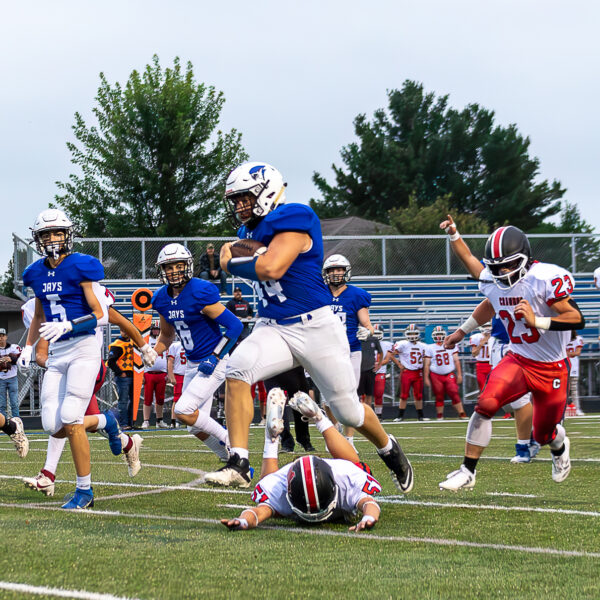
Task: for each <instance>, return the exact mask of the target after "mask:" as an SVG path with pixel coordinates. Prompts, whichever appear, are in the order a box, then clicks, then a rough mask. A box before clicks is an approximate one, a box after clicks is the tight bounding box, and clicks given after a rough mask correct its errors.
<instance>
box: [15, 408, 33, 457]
mask: <svg viewBox="0 0 600 600" xmlns="http://www.w3.org/2000/svg"><path fill="white" fill-rule="evenodd" d="M10 420H11V421H12V422H13V423H14V424H15V425H16V427H17V430H16V431H15V432H14V433H13V434H12V435H11V436H10V439H11V440H12V441H13V443H14V445H15V448H16V449H17V454H18V455H19V456H20V457H21V458H25V457H26V456H27V453H28V452H29V440H28V439H27V436H26V435H25V429H24V428H23V421H21V419H19V417H13V418H12V419H10Z"/></svg>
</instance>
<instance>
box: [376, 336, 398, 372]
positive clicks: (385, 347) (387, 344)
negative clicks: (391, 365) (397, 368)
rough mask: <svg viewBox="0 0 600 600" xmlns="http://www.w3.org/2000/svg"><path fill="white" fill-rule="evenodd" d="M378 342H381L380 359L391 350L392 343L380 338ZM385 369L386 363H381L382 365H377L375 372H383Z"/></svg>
mask: <svg viewBox="0 0 600 600" xmlns="http://www.w3.org/2000/svg"><path fill="white" fill-rule="evenodd" d="M379 343H380V344H381V352H382V354H383V356H382V360H383V359H384V358H385V357H386V356H387V353H388V352H391V351H392V348H393V347H394V344H392V342H387V341H385V340H381V341H380V342H379ZM386 370H387V365H383V367H379V369H378V371H377V374H379V373H385V372H386Z"/></svg>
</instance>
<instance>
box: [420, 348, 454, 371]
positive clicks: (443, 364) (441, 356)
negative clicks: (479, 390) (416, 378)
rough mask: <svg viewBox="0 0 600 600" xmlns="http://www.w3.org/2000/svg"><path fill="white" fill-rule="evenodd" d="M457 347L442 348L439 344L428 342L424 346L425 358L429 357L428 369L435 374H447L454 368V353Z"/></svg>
mask: <svg viewBox="0 0 600 600" xmlns="http://www.w3.org/2000/svg"><path fill="white" fill-rule="evenodd" d="M455 354H458V348H452V350H449V349H448V348H444V346H443V345H441V344H428V345H427V347H426V348H425V358H430V359H431V363H430V365H429V370H430V371H431V372H432V373H435V374H436V375H448V373H452V371H454V370H455V365H454V355H455Z"/></svg>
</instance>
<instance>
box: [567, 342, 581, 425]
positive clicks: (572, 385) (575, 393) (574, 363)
mask: <svg viewBox="0 0 600 600" xmlns="http://www.w3.org/2000/svg"><path fill="white" fill-rule="evenodd" d="M582 350H583V338H582V337H581V336H580V335H577V332H576V331H573V332H572V333H571V340H570V341H569V343H568V344H567V356H568V357H569V360H570V361H571V373H570V377H569V396H570V399H571V402H572V403H573V404H574V405H575V414H576V415H577V416H578V417H583V415H584V414H585V413H584V412H583V411H582V410H581V402H580V400H579V357H580V356H581V351H582Z"/></svg>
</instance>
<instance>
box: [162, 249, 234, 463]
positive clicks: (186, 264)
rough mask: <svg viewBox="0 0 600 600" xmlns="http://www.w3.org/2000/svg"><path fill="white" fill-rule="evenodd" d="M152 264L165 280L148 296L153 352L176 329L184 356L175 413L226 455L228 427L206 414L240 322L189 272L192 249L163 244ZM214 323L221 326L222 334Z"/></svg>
mask: <svg viewBox="0 0 600 600" xmlns="http://www.w3.org/2000/svg"><path fill="white" fill-rule="evenodd" d="M156 268H157V270H158V276H159V278H160V279H161V281H162V282H163V284H164V285H163V286H162V287H161V288H159V289H158V290H157V291H156V292H155V293H154V296H153V297H152V307H153V308H154V310H156V311H157V312H158V314H159V315H160V335H159V337H158V341H157V343H156V346H155V347H154V350H155V351H156V352H157V354H162V353H163V352H165V351H167V350H168V349H169V346H170V345H171V344H172V343H173V341H174V340H175V335H176V334H177V335H178V336H179V339H180V340H181V344H182V346H183V348H184V349H185V354H186V357H187V363H186V371H185V377H184V381H183V391H182V394H181V397H180V398H179V400H178V401H177V404H175V407H174V414H175V418H176V419H177V420H178V421H180V422H182V423H184V424H185V425H187V428H188V431H190V432H191V433H192V434H193V435H195V436H196V437H197V438H198V439H199V440H201V441H203V442H204V443H205V444H206V445H207V446H208V447H209V448H210V449H211V450H212V451H213V452H214V453H215V454H216V455H217V456H218V457H219V458H221V460H224V461H225V460H227V458H228V456H229V452H228V450H227V446H228V438H227V431H226V430H225V429H224V428H223V427H222V426H221V425H220V424H219V423H217V422H216V421H215V420H214V419H212V418H211V416H210V409H211V407H212V401H213V394H214V393H215V391H216V390H217V389H218V387H219V386H220V385H221V384H222V383H223V381H224V380H225V366H226V364H227V359H228V357H229V351H230V350H231V348H232V347H233V346H234V344H235V342H236V340H237V339H238V336H239V335H240V333H241V332H242V329H243V325H242V323H241V321H240V320H239V319H238V318H237V317H236V316H235V315H234V314H233V313H231V312H230V311H228V310H227V309H226V308H225V306H223V304H221V301H220V300H221V298H220V296H219V290H218V289H217V288H216V287H215V286H214V285H213V284H212V283H211V282H209V281H206V280H204V279H200V278H198V277H193V272H194V261H193V259H192V255H191V253H190V251H189V250H188V249H187V248H185V247H184V246H182V245H181V244H168V245H166V246H165V247H164V248H163V249H162V250H161V251H160V253H159V254H158V259H157V261H156ZM219 326H221V327H223V328H224V329H225V333H224V334H223V335H221V330H220V329H219Z"/></svg>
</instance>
